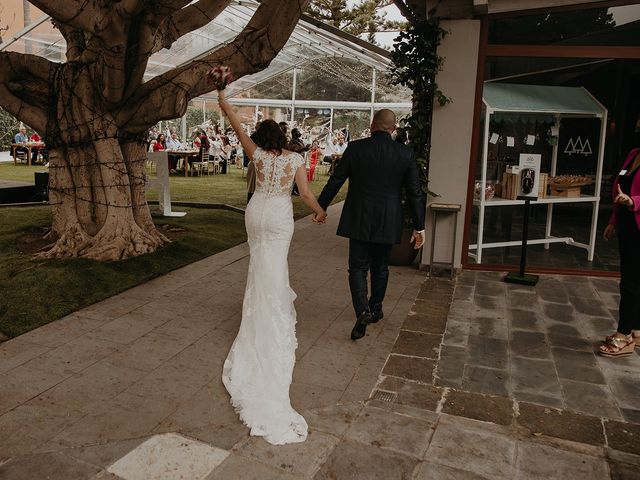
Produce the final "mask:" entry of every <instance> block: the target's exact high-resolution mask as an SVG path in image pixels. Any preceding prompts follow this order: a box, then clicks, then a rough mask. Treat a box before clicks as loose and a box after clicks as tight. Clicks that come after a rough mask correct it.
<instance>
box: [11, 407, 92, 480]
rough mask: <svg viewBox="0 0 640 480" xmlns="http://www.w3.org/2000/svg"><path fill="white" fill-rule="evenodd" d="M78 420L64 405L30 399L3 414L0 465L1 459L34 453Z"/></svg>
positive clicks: (81, 415) (80, 416)
mask: <svg viewBox="0 0 640 480" xmlns="http://www.w3.org/2000/svg"><path fill="white" fill-rule="evenodd" d="M82 417H83V414H82V413H81V412H77V411H75V410H72V409H70V408H67V407H66V406H64V405H55V404H50V403H44V402H40V401H38V400H31V401H29V402H27V403H24V404H22V405H20V406H18V407H17V408H14V409H13V410H11V411H9V412H7V413H5V414H4V415H2V416H0V432H2V434H1V435H0V463H1V461H2V459H4V458H7V457H12V456H16V455H26V454H29V453H31V452H34V451H36V450H38V449H39V448H40V447H41V446H42V445H43V444H45V443H46V442H48V441H49V440H50V439H51V438H53V437H55V436H56V435H57V434H58V433H59V432H60V431H62V430H64V429H65V428H68V427H70V426H71V425H73V424H74V423H75V422H77V421H78V420H80V419H81V418H82ZM0 478H2V477H1V476H0Z"/></svg>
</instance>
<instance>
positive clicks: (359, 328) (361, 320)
mask: <svg viewBox="0 0 640 480" xmlns="http://www.w3.org/2000/svg"><path fill="white" fill-rule="evenodd" d="M368 323H371V313H369V312H364V313H362V314H361V315H360V316H359V317H358V320H356V324H355V325H354V327H353V330H351V340H359V339H361V338H362V337H364V336H365V334H366V333H367V324H368Z"/></svg>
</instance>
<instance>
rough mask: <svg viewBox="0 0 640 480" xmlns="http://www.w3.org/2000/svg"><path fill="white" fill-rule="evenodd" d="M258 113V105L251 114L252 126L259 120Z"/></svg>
mask: <svg viewBox="0 0 640 480" xmlns="http://www.w3.org/2000/svg"><path fill="white" fill-rule="evenodd" d="M259 112H260V105H258V104H256V111H255V113H254V114H253V124H254V125H255V124H256V123H258V120H259V119H260V116H259V115H258V113H259Z"/></svg>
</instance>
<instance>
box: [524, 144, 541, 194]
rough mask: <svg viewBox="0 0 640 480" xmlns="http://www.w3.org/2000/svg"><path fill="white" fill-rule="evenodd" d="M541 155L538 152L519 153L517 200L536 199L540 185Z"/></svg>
mask: <svg viewBox="0 0 640 480" xmlns="http://www.w3.org/2000/svg"><path fill="white" fill-rule="evenodd" d="M541 161H542V155H540V154H539V153H522V154H520V162H519V164H518V166H519V167H520V174H519V175H518V179H519V181H518V200H537V199H538V189H539V185H540V163H541Z"/></svg>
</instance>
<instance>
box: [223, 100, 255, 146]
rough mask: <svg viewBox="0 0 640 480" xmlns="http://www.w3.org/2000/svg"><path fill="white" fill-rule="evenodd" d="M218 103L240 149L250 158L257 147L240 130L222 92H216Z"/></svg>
mask: <svg viewBox="0 0 640 480" xmlns="http://www.w3.org/2000/svg"><path fill="white" fill-rule="evenodd" d="M218 103H219V104H220V108H221V109H222V111H223V112H224V113H225V115H226V116H227V118H228V119H229V123H231V127H232V128H233V130H234V131H235V132H236V136H237V137H238V140H240V143H241V144H242V149H243V150H244V151H245V152H246V153H247V154H248V155H249V156H250V157H253V153H254V152H255V151H256V148H258V146H257V145H256V144H255V143H254V141H253V140H251V138H250V137H249V135H247V132H245V131H244V128H242V124H241V123H240V119H239V118H238V115H236V112H235V111H234V110H233V107H232V106H231V104H230V103H229V102H227V99H226V98H225V94H224V90H218Z"/></svg>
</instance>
